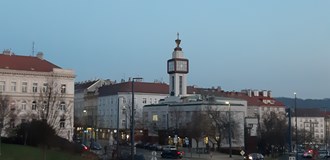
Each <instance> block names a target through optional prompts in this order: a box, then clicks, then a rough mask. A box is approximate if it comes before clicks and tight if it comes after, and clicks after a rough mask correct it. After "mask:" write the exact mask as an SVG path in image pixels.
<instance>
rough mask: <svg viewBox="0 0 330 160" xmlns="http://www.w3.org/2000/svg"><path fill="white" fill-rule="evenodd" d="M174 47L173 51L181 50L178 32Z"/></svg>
mask: <svg viewBox="0 0 330 160" xmlns="http://www.w3.org/2000/svg"><path fill="white" fill-rule="evenodd" d="M175 43H176V47H175V48H174V51H182V48H181V47H180V43H181V40H180V38H179V32H178V33H177V38H176V40H175Z"/></svg>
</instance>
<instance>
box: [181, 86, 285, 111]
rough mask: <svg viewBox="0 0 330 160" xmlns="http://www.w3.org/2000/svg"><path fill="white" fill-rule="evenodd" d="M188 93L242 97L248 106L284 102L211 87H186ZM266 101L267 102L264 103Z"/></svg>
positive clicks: (274, 105) (271, 104) (281, 105)
mask: <svg viewBox="0 0 330 160" xmlns="http://www.w3.org/2000/svg"><path fill="white" fill-rule="evenodd" d="M187 90H188V93H189V94H193V93H195V94H201V95H203V96H217V97H229V98H235V99H243V100H246V101H247V105H248V106H269V107H270V106H273V107H284V104H283V103H282V102H280V101H277V100H276V99H274V98H272V97H269V96H268V97H265V96H262V95H260V96H249V95H248V94H246V93H243V92H234V91H233V92H224V91H223V90H221V89H218V88H216V89H212V88H195V87H193V86H189V87H188V89H187ZM264 101H267V102H269V103H265V102H264Z"/></svg>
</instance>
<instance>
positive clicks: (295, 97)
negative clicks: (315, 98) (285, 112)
mask: <svg viewBox="0 0 330 160" xmlns="http://www.w3.org/2000/svg"><path fill="white" fill-rule="evenodd" d="M293 94H294V115H295V128H296V159H298V125H297V93H296V92H294V93H293Z"/></svg>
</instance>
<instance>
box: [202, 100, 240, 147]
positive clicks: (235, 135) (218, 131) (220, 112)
mask: <svg viewBox="0 0 330 160" xmlns="http://www.w3.org/2000/svg"><path fill="white" fill-rule="evenodd" d="M206 113H207V114H208V116H207V117H208V118H209V120H210V124H212V128H213V129H212V130H211V132H210V133H209V135H210V136H211V137H213V139H214V140H215V141H216V143H217V147H218V149H220V147H221V140H223V139H229V135H230V136H231V138H232V139H237V140H239V136H240V135H241V134H242V131H241V130H240V129H239V128H240V127H239V122H238V121H237V119H236V118H233V117H235V112H231V113H230V114H231V119H229V111H228V110H224V109H223V108H220V107H215V106H212V104H210V105H209V106H207V107H206ZM229 126H230V128H231V129H230V130H229ZM229 131H231V133H229Z"/></svg>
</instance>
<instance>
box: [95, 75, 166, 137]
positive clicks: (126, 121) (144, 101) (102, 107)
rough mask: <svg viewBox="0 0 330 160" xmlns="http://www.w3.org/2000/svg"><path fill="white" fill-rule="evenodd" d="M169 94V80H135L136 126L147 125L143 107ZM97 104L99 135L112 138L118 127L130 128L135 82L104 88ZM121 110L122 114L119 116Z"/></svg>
mask: <svg viewBox="0 0 330 160" xmlns="http://www.w3.org/2000/svg"><path fill="white" fill-rule="evenodd" d="M167 95H168V85H167V84H165V83H151V82H142V81H135V82H134V99H135V101H134V109H135V117H134V118H135V128H136V129H143V128H144V124H143V123H142V111H143V106H144V105H149V104H158V103H159V101H160V100H162V99H164V98H165V97H166V96H167ZM97 104H98V112H97V114H98V120H97V121H98V127H99V129H98V130H99V138H105V139H106V138H109V133H110V132H113V131H115V130H116V131H117V127H119V130H121V131H123V132H124V131H125V130H126V131H127V130H129V128H130V125H131V123H130V122H131V112H132V110H131V106H132V81H128V82H122V83H117V84H111V85H107V86H103V87H100V88H99V90H98V102H97ZM118 113H119V117H118V116H117V115H118ZM118 119H119V121H118ZM117 125H119V126H117Z"/></svg>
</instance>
